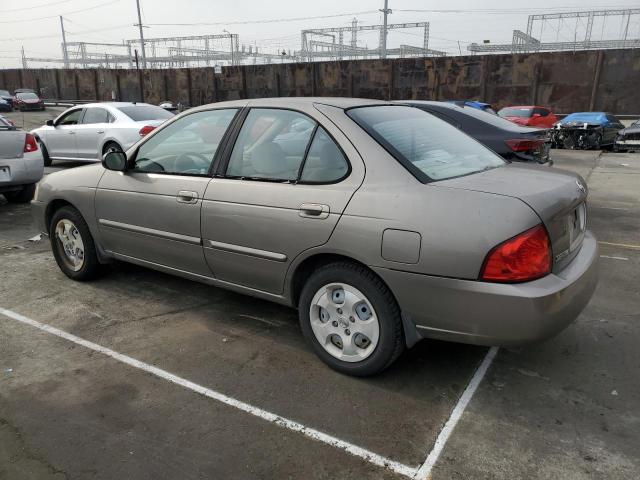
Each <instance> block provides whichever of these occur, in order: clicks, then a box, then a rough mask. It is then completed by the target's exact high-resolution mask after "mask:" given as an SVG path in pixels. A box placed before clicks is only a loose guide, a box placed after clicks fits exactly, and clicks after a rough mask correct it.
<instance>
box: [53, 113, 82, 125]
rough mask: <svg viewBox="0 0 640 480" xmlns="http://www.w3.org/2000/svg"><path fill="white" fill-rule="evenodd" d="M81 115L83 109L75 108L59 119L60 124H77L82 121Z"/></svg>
mask: <svg viewBox="0 0 640 480" xmlns="http://www.w3.org/2000/svg"><path fill="white" fill-rule="evenodd" d="M81 117H82V109H78V110H73V111H72V112H69V113H66V114H64V115H63V116H62V118H61V119H60V120H59V121H58V125H77V124H78V123H80V118H81Z"/></svg>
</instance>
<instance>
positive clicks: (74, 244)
mask: <svg viewBox="0 0 640 480" xmlns="http://www.w3.org/2000/svg"><path fill="white" fill-rule="evenodd" d="M56 241H57V243H58V250H59V251H60V253H61V254H62V255H61V256H62V260H63V261H64V263H65V264H66V266H67V267H69V268H70V269H71V270H73V271H74V272H77V271H78V270H80V269H81V268H82V265H84V243H83V242H82V236H81V235H80V232H79V231H78V228H77V227H76V226H75V224H74V223H73V222H72V221H71V220H68V219H66V218H63V219H62V220H60V221H59V222H58V223H57V224H56Z"/></svg>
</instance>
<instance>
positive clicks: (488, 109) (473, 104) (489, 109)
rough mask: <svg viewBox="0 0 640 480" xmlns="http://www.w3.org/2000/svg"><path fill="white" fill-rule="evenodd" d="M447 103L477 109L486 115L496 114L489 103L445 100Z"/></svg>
mask: <svg viewBox="0 0 640 480" xmlns="http://www.w3.org/2000/svg"><path fill="white" fill-rule="evenodd" d="M447 103H453V104H454V105H458V106H460V107H472V108H477V109H478V110H482V111H483V112H487V113H493V114H494V115H495V113H496V111H495V110H494V109H493V107H492V106H491V104H490V103H484V102H478V101H476V100H447Z"/></svg>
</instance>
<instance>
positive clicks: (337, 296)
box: [309, 283, 380, 362]
mask: <svg viewBox="0 0 640 480" xmlns="http://www.w3.org/2000/svg"><path fill="white" fill-rule="evenodd" d="M309 318H310V320H311V329H312V330H313V333H314V334H315V336H316V339H317V340H318V342H320V345H322V347H323V348H324V349H325V350H326V351H327V352H328V353H330V354H331V355H332V356H334V357H335V358H337V359H339V360H343V361H345V362H360V361H362V360H364V359H366V358H367V357H369V355H371V354H372V353H373V351H374V350H375V348H376V346H377V345H378V339H379V337H380V324H379V323H378V317H377V315H376V312H375V310H374V309H373V306H372V305H371V302H369V300H368V299H367V297H366V296H365V295H364V294H363V293H362V292H361V291H360V290H358V289H357V288H355V287H352V286H351V285H347V284H345V283H330V284H329V285H325V286H324V287H322V288H320V289H319V290H318V291H317V292H316V294H315V295H314V297H313V300H311V307H310V310H309Z"/></svg>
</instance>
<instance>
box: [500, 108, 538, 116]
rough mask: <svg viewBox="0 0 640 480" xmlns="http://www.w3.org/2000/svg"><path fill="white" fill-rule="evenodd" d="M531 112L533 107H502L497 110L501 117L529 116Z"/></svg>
mask: <svg viewBox="0 0 640 480" xmlns="http://www.w3.org/2000/svg"><path fill="white" fill-rule="evenodd" d="M532 113H533V108H503V109H502V110H500V111H499V112H498V115H500V116H501V117H521V118H529V117H530V116H531V114H532Z"/></svg>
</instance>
